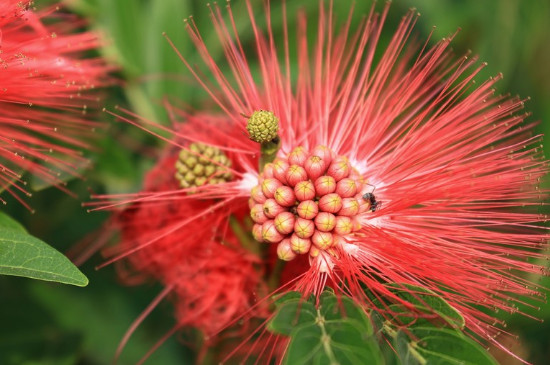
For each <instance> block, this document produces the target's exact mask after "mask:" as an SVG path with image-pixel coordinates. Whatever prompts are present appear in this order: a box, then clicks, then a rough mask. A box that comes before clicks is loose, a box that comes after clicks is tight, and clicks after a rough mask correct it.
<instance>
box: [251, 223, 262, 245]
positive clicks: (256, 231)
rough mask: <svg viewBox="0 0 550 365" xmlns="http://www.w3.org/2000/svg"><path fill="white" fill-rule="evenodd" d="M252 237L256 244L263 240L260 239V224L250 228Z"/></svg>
mask: <svg viewBox="0 0 550 365" xmlns="http://www.w3.org/2000/svg"><path fill="white" fill-rule="evenodd" d="M252 237H254V239H255V240H256V241H258V242H263V241H264V239H263V237H262V225H261V224H257V223H256V224H255V225H253V226H252Z"/></svg>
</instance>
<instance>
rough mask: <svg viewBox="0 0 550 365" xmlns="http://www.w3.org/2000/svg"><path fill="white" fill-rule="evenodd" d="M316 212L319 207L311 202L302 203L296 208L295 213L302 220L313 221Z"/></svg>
mask: <svg viewBox="0 0 550 365" xmlns="http://www.w3.org/2000/svg"><path fill="white" fill-rule="evenodd" d="M318 212H319V207H318V206H317V203H315V202H314V201H313V200H306V201H303V202H301V203H300V204H298V207H296V213H298V215H299V216H300V218H303V219H313V218H315V216H316V215H317V213H318Z"/></svg>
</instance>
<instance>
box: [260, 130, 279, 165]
mask: <svg viewBox="0 0 550 365" xmlns="http://www.w3.org/2000/svg"><path fill="white" fill-rule="evenodd" d="M280 147H281V141H280V140H279V137H276V138H275V139H273V140H272V141H269V142H265V143H262V144H261V148H260V151H261V155H260V172H262V171H263V170H264V167H265V165H267V164H268V163H270V162H273V160H275V157H277V152H278V151H279V148H280Z"/></svg>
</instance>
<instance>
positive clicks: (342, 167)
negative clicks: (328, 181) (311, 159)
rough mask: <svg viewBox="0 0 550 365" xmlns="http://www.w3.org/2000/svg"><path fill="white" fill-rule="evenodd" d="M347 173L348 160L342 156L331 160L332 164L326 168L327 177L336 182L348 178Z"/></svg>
mask: <svg viewBox="0 0 550 365" xmlns="http://www.w3.org/2000/svg"><path fill="white" fill-rule="evenodd" d="M349 172H350V165H349V161H348V159H347V158H345V157H343V156H338V157H336V158H334V159H333V160H332V163H331V164H330V166H329V167H328V170H327V175H329V176H332V177H333V178H334V180H336V181H340V180H342V179H343V178H345V177H348V175H349Z"/></svg>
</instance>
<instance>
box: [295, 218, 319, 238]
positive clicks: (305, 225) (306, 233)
mask: <svg viewBox="0 0 550 365" xmlns="http://www.w3.org/2000/svg"><path fill="white" fill-rule="evenodd" d="M314 231H315V225H314V224H313V221H312V220H310V219H304V218H296V222H295V223H294V234H296V235H297V236H298V237H300V238H309V237H311V235H312V234H313V232H314Z"/></svg>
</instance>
